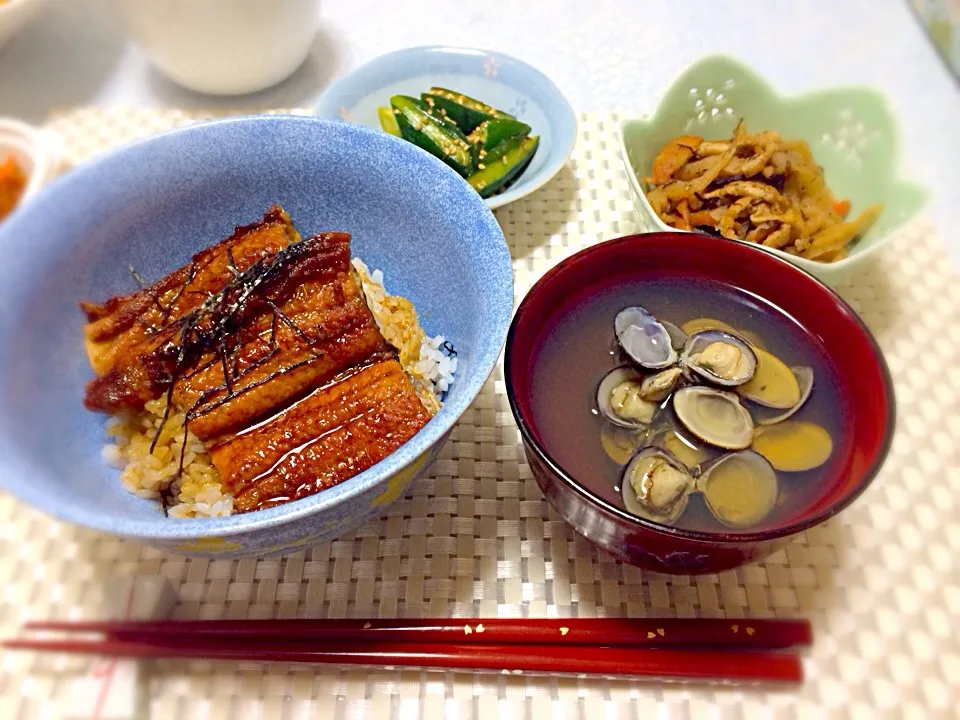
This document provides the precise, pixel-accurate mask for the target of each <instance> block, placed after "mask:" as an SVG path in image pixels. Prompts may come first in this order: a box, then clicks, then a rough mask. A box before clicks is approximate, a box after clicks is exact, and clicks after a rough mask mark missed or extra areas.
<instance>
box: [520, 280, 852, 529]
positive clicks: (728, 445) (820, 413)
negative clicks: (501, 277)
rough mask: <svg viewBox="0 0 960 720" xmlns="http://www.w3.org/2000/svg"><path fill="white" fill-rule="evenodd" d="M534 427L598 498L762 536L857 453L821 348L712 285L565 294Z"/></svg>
mask: <svg viewBox="0 0 960 720" xmlns="http://www.w3.org/2000/svg"><path fill="white" fill-rule="evenodd" d="M533 367H534V373H533V378H534V379H533V383H532V402H533V404H534V408H535V413H536V417H538V418H539V420H538V423H537V425H538V427H537V430H538V434H539V435H540V436H541V440H542V442H543V444H544V445H545V447H547V448H548V449H549V452H550V453H551V455H552V457H553V458H554V460H555V461H556V462H557V463H558V464H559V465H560V467H561V468H562V469H563V470H564V471H565V472H566V473H567V474H569V475H570V476H572V477H574V478H576V479H577V481H578V482H580V483H581V484H583V485H585V486H586V487H587V488H588V489H589V490H590V491H592V492H593V493H595V494H596V495H597V496H599V497H600V498H601V499H603V500H604V501H606V502H608V503H610V504H611V505H614V506H616V507H618V508H621V509H624V510H626V511H628V512H630V513H633V514H635V515H638V516H640V517H643V518H646V519H648V520H652V521H655V522H659V523H661V524H665V525H670V526H674V527H677V528H682V529H686V530H694V531H702V532H722V533H736V532H754V531H759V530H764V529H767V528H771V527H775V526H778V525H782V524H784V523H788V522H790V521H791V520H792V519H794V518H796V517H798V516H800V515H801V514H803V512H804V511H805V510H807V509H809V508H810V507H811V506H812V505H814V504H815V503H816V502H817V500H818V498H820V497H822V496H823V494H824V490H825V488H824V487H822V483H823V482H826V480H825V478H828V477H830V476H831V475H832V473H831V469H832V467H833V466H834V464H835V463H837V462H840V461H841V460H842V459H843V457H845V455H846V454H847V453H848V452H849V447H848V442H847V439H846V438H845V437H844V436H843V434H842V430H843V427H844V418H845V415H846V413H847V410H846V408H845V407H844V404H843V401H842V399H841V394H840V392H839V390H838V387H837V382H836V379H835V374H834V371H833V367H832V364H831V362H830V359H829V357H828V355H827V353H826V350H825V349H824V347H823V346H822V345H821V343H820V342H819V341H818V340H817V339H816V338H814V337H812V336H811V335H810V334H808V333H807V332H806V331H805V330H804V329H803V328H802V327H800V326H799V325H798V324H797V323H796V322H795V321H793V320H792V319H791V318H790V317H789V316H787V315H785V314H784V313H783V312H781V311H780V310H779V309H777V308H776V307H773V306H772V305H770V304H768V303H767V302H766V301H764V300H762V299H760V298H757V297H755V296H753V295H750V294H748V293H746V292H743V291H741V290H739V289H736V288H732V287H730V286H727V285H724V284H721V283H717V282H715V281H711V280H705V279H693V278H679V277H677V278H663V279H655V280H654V279H650V280H644V281H642V282H640V281H635V282H628V283H623V284H620V285H615V286H613V287H611V288H610V289H608V290H606V291H604V292H601V293H599V294H595V295H591V296H590V297H587V298H582V299H579V300H577V299H573V300H571V303H570V307H569V308H567V309H566V312H565V313H563V314H562V316H561V319H560V320H559V321H558V322H557V324H556V326H555V327H554V328H553V330H552V331H551V332H550V333H549V334H548V335H547V336H546V338H545V339H544V341H543V343H542V345H541V346H540V348H539V351H538V353H537V356H536V357H535V358H533Z"/></svg>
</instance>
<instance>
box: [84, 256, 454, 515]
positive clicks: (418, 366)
mask: <svg viewBox="0 0 960 720" xmlns="http://www.w3.org/2000/svg"><path fill="white" fill-rule="evenodd" d="M353 265H354V269H355V270H356V273H357V277H358V279H359V280H360V283H361V286H362V288H363V292H364V295H365V296H366V298H367V305H368V306H369V307H370V310H371V312H372V313H373V316H374V318H375V319H376V321H377V325H378V326H379V327H380V331H381V332H382V333H383V336H384V337H385V338H386V339H387V341H388V342H389V343H390V344H391V345H393V346H394V347H395V348H396V349H397V352H398V353H399V355H400V363H401V365H402V366H403V368H404V370H406V372H407V374H408V375H409V376H410V378H411V380H412V381H413V383H414V387H415V388H416V389H417V391H418V394H419V395H420V398H421V400H423V403H424V405H426V406H427V407H428V409H430V410H431V412H434V411H436V410H438V409H439V408H440V400H441V398H442V397H443V394H444V393H445V392H447V390H448V389H449V388H450V386H451V385H452V384H453V381H454V375H455V373H456V372H457V357H456V353H454V352H452V348H451V347H450V346H449V345H445V339H444V337H443V336H442V335H437V336H436V337H428V336H427V334H426V333H425V332H424V331H423V328H422V327H421V326H420V322H419V319H418V318H417V313H416V310H415V309H414V307H413V304H412V303H410V302H409V301H408V300H406V299H405V298H401V297H399V296H395V295H390V294H388V293H387V290H386V287H385V286H384V283H383V273H382V272H381V271H380V270H374V271H373V272H370V270H369V269H368V268H367V266H366V265H365V264H364V263H363V262H362V261H361V260H359V259H357V258H354V260H353ZM166 405H167V403H166V397H161V398H158V399H157V400H152V401H150V402H148V403H147V404H146V406H145V408H144V412H142V413H137V414H131V415H124V416H118V417H115V418H111V419H110V420H109V421H108V422H107V434H108V435H109V436H111V438H112V442H111V443H109V444H107V445H105V446H104V448H103V453H102V454H103V459H104V460H105V461H106V462H107V463H109V464H110V465H112V466H113V467H116V468H118V469H120V470H121V473H120V479H121V482H122V483H123V485H124V487H126V488H127V489H128V490H129V491H130V492H132V493H134V494H135V495H137V496H138V497H142V498H150V499H157V500H159V499H161V498H163V499H164V501H165V504H166V505H167V514H168V515H169V516H170V517H182V518H185V517H223V516H225V515H230V514H231V513H232V512H233V497H232V496H231V495H230V494H229V493H228V492H225V490H224V488H223V486H222V485H221V483H220V475H219V473H218V472H217V469H216V468H215V467H214V466H213V463H212V462H211V460H210V455H209V453H208V452H207V451H206V449H205V448H204V447H203V443H201V442H200V440H199V439H197V438H196V437H195V436H194V435H193V433H189V432H188V433H187V448H186V453H185V455H184V463H183V473H182V474H181V475H180V477H179V479H177V471H178V469H179V467H180V451H181V447H182V445H183V438H184V432H183V426H184V415H183V413H181V412H171V413H170V416H169V417H168V418H167V421H166V422H165V423H163V414H164V412H165V410H166ZM161 423H163V429H162V431H161V433H160V437H159V438H158V440H157V444H156V446H155V447H154V449H153V452H152V453H151V452H150V445H151V443H152V442H153V440H154V436H155V435H156V433H157V429H158V428H160V425H161Z"/></svg>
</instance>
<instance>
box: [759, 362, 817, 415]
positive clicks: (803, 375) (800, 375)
mask: <svg viewBox="0 0 960 720" xmlns="http://www.w3.org/2000/svg"><path fill="white" fill-rule="evenodd" d="M790 372H792V373H793V376H794V377H795V378H796V379H797V386H798V387H799V388H800V400H798V401H797V404H796V405H794V406H793V407H792V408H790V409H789V410H787V411H786V412H784V413H781V414H780V415H777V416H776V417H770V418H765V419H763V420H760V421H758V424H759V425H776V424H777V423H781V422H783V421H784V420H786V419H788V418H790V417H792V416H793V414H794V413H795V412H796V411H797V410H799V409H800V408H802V407H803V404H804V403H805V402H806V401H807V400H808V399H809V398H810V394H811V393H812V392H813V368H808V367H806V366H804V365H800V366H798V367H792V368H790Z"/></svg>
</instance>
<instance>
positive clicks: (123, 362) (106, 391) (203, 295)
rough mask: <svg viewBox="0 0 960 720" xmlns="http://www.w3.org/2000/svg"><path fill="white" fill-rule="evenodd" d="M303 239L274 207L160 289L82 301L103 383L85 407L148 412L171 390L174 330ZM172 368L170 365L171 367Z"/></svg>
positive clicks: (89, 345)
mask: <svg viewBox="0 0 960 720" xmlns="http://www.w3.org/2000/svg"><path fill="white" fill-rule="evenodd" d="M299 239H300V236H299V235H298V234H297V231H296V230H295V229H294V227H293V224H292V223H291V222H290V218H289V217H288V216H287V214H286V213H285V212H283V210H281V209H280V208H279V207H273V208H271V209H270V210H269V211H267V213H266V214H265V215H264V216H263V219H262V220H259V221H257V222H255V223H252V224H250V225H246V226H243V227H238V228H237V229H236V230H235V231H234V233H233V234H232V235H231V236H230V237H228V238H227V239H226V240H223V241H222V242H219V243H217V244H216V245H213V246H211V247H209V248H207V249H206V250H202V251H200V252H199V253H197V254H196V255H194V256H193V259H192V261H191V262H190V263H189V264H188V265H184V266H183V267H181V268H180V269H178V270H175V271H174V272H172V273H170V274H169V275H167V276H165V277H163V278H161V279H160V280H158V281H157V282H155V283H153V284H152V285H150V286H148V287H145V288H142V289H141V290H139V291H137V292H135V293H133V294H131V295H126V296H117V297H113V298H110V299H109V300H107V301H106V302H105V303H103V304H95V303H89V302H81V303H80V308H81V310H83V312H84V313H85V314H86V316H87V324H86V325H85V326H84V329H83V332H84V338H85V341H86V349H87V356H88V357H89V359H90V365H91V366H92V367H93V371H94V372H95V373H96V374H97V378H96V379H94V380H92V381H90V382H89V383H88V384H87V388H86V393H85V395H84V404H85V405H86V407H87V408H88V409H89V410H96V411H100V412H111V413H112V412H119V411H123V410H134V411H137V410H142V409H143V405H144V403H146V402H147V401H149V400H152V399H154V398H156V397H159V396H160V395H161V394H162V393H163V391H164V389H165V388H166V385H168V384H169V381H170V378H169V375H170V372H169V371H170V368H169V367H165V366H164V364H163V363H161V362H159V358H158V357H157V356H158V355H159V353H158V352H157V351H158V349H159V348H160V347H161V345H162V344H163V343H164V342H167V341H169V340H170V335H171V333H170V332H166V333H164V332H162V329H163V328H171V327H172V326H173V324H174V323H175V322H176V321H177V320H179V319H180V318H182V317H184V316H185V315H187V314H188V313H190V312H192V311H195V310H196V309H197V308H199V307H200V306H201V304H202V303H203V302H204V301H205V300H206V299H207V297H208V296H209V295H210V294H212V293H216V292H218V291H219V290H221V289H222V288H223V286H224V285H225V284H226V283H227V282H228V281H229V280H230V279H231V278H232V277H233V270H232V269H231V267H230V258H231V257H232V258H233V261H234V263H235V267H236V268H237V269H238V270H241V271H242V270H246V269H247V268H249V267H250V266H252V265H253V264H254V263H256V262H258V261H260V260H263V259H264V258H267V257H270V256H272V255H274V254H275V253H276V252H277V251H278V250H280V249H282V248H284V247H286V246H287V245H288V244H290V243H292V242H297V241H298V240H299ZM167 365H169V363H167Z"/></svg>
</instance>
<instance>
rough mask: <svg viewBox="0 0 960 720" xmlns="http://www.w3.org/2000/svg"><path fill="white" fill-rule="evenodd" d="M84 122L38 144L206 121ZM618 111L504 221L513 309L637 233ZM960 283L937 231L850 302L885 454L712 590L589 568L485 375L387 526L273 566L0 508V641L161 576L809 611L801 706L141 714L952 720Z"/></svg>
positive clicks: (395, 692)
mask: <svg viewBox="0 0 960 720" xmlns="http://www.w3.org/2000/svg"><path fill="white" fill-rule="evenodd" d="M197 117H198V116H197V115H195V114H186V113H180V112H170V111H129V110H115V111H106V110H83V111H76V112H72V113H70V114H67V115H62V116H60V117H58V118H57V119H55V120H54V121H52V123H51V127H52V128H53V129H55V130H57V131H58V132H60V133H61V135H62V136H63V137H64V140H65V143H66V144H65V152H66V159H67V161H68V164H72V163H76V162H80V161H82V160H84V159H86V158H88V157H90V156H91V155H92V154H94V153H97V152H100V151H102V150H104V149H106V148H108V147H111V146H113V145H116V144H118V143H120V142H124V141H127V140H130V139H132V138H135V137H141V136H145V135H149V134H151V133H154V132H157V131H160V130H163V129H166V128H169V127H172V126H175V125H178V124H182V123H184V122H188V121H191V120H194V119H196V118H197ZM616 123H617V118H616V117H615V116H613V115H587V116H583V117H582V118H581V134H580V139H579V142H578V144H577V148H576V150H575V152H574V154H573V156H572V158H571V160H570V162H569V164H568V166H567V167H566V168H565V169H564V170H563V171H561V173H560V174H559V175H558V176H557V178H555V179H554V180H553V181H552V182H551V183H549V184H548V185H547V186H546V187H545V188H543V189H542V190H540V191H539V192H537V193H534V194H533V195H532V196H531V197H528V198H526V199H523V200H520V201H518V202H515V203H513V204H512V205H509V206H507V207H505V208H503V209H501V210H498V211H497V217H498V219H499V221H500V224H501V225H502V227H503V230H504V234H505V235H506V237H507V240H508V242H509V243H510V246H511V250H512V252H513V257H514V258H515V261H514V267H515V270H516V281H517V283H516V287H517V296H518V299H519V297H521V296H522V295H523V293H525V292H526V290H527V289H528V288H529V287H530V285H531V284H532V283H533V282H534V281H535V280H536V279H537V278H538V277H539V276H540V275H541V274H542V273H543V272H544V271H546V270H547V269H548V268H549V267H551V266H552V265H553V264H554V263H556V262H557V261H558V260H560V259H562V258H564V257H566V256H568V255H570V254H572V253H573V252H575V251H577V250H579V249H580V248H582V247H584V246H586V245H589V244H591V243H594V242H597V241H598V240H601V239H604V238H610V237H614V236H617V235H622V234H626V233H629V232H632V231H634V230H635V229H636V227H635V223H634V219H633V216H632V210H631V203H630V198H629V194H628V192H629V191H628V187H627V183H626V180H625V177H624V174H623V171H622V167H621V161H620V158H619V155H618V150H617V140H616ZM957 280H958V278H957V275H956V274H955V273H954V271H953V269H952V267H951V265H950V262H949V260H948V259H947V257H946V256H945V254H944V251H943V248H942V246H941V244H940V242H939V241H938V239H937V237H936V235H935V233H934V231H933V229H932V227H931V226H930V225H929V223H928V222H926V221H920V222H917V223H915V224H913V225H912V226H911V227H909V228H908V229H907V230H906V231H904V232H903V233H902V234H901V236H900V237H898V238H897V240H896V241H895V242H894V243H893V244H892V246H891V247H890V248H889V249H888V250H886V251H884V252H883V253H881V254H880V256H879V257H876V259H875V260H873V261H871V263H870V264H869V265H868V266H867V267H866V268H865V269H864V270H863V272H862V273H860V274H859V275H857V276H856V277H854V278H852V279H851V280H850V281H849V282H848V283H847V284H846V285H844V286H843V287H842V288H841V292H842V294H843V295H844V297H845V298H846V299H847V300H849V301H850V302H851V303H852V304H853V306H854V307H855V308H856V309H857V310H858V311H859V312H860V313H861V315H862V316H863V317H864V319H865V320H866V322H867V323H868V324H869V326H870V327H871V329H872V330H873V332H874V333H875V334H876V335H877V338H878V339H879V341H880V344H881V345H882V347H883V350H884V352H885V354H886V356H887V360H888V362H889V364H890V368H891V370H892V372H893V375H894V379H895V383H896V392H897V398H898V402H899V412H900V415H899V418H898V427H897V434H896V437H895V440H894V443H893V448H892V451H891V454H890V457H889V460H888V462H887V464H886V466H885V468H884V470H883V472H882V474H881V475H880V477H879V478H878V479H877V480H876V482H875V483H874V484H873V485H872V487H871V488H870V489H869V491H868V492H867V493H866V494H865V495H864V496H863V497H862V498H861V499H860V500H859V501H858V502H857V503H856V504H855V505H854V506H853V507H851V508H850V509H849V510H847V511H845V512H844V513H843V514H842V515H841V516H840V517H838V518H835V519H833V520H831V521H830V522H828V523H826V524H824V525H823V526H821V527H818V528H815V529H813V530H810V531H808V532H806V533H805V534H804V535H803V536H801V537H800V538H798V539H797V540H796V541H795V542H793V543H792V544H791V545H789V546H788V547H787V548H786V549H785V550H783V551H781V552H779V553H777V554H776V555H774V556H773V557H771V558H769V559H767V560H766V561H764V562H762V563H759V564H755V565H751V566H748V567H744V568H741V569H739V570H736V571H731V572H728V573H724V574H722V575H706V576H699V577H671V576H662V575H657V574H654V573H647V572H641V571H640V570H638V569H637V568H634V567H631V566H628V565H623V564H620V563H618V562H616V561H614V560H613V559H612V558H611V557H608V556H607V555H604V554H598V552H597V551H596V550H594V549H593V548H592V547H591V546H590V545H589V544H588V543H587V542H585V541H583V540H582V539H580V538H579V537H578V536H576V535H575V534H574V533H573V532H572V531H571V530H570V529H569V528H568V527H567V526H566V525H565V524H564V523H563V522H562V521H561V520H560V519H559V518H558V516H557V515H556V514H555V513H553V512H552V511H551V510H550V509H549V507H548V506H547V505H546V503H545V502H544V500H543V498H542V496H541V493H540V491H539V489H538V488H537V486H536V483H535V482H534V481H533V479H532V478H531V475H530V472H529V469H528V467H527V465H526V463H525V461H524V459H523V456H522V452H521V449H520V444H519V436H518V431H517V429H516V426H515V425H514V422H513V419H512V416H511V414H510V410H509V407H508V403H507V397H506V394H505V389H504V383H503V379H502V372H501V371H500V369H499V368H498V370H497V371H496V372H495V374H494V376H493V377H492V378H491V380H490V381H489V383H488V384H487V386H486V387H485V388H484V390H483V392H482V394H481V395H480V397H479V398H478V399H477V400H476V402H475V403H474V404H473V406H472V407H471V408H470V409H469V410H468V411H467V412H466V414H465V415H464V416H463V418H462V420H461V421H460V423H459V424H458V425H457V426H456V428H455V430H454V432H453V436H452V438H451V440H450V441H449V442H448V443H447V445H446V446H445V447H444V449H443V451H442V452H441V454H440V457H439V459H438V460H437V461H436V463H435V464H434V465H433V466H432V468H431V469H429V470H428V472H427V473H426V475H425V476H424V477H423V479H422V480H420V481H419V482H418V483H416V484H415V486H414V487H413V488H412V489H411V490H410V492H409V493H408V495H407V497H405V498H404V499H402V500H401V501H399V502H397V503H396V504H395V505H394V506H393V507H391V509H390V510H389V512H388V513H387V514H386V515H385V516H384V517H382V518H380V519H378V520H376V521H373V522H371V523H369V524H368V525H366V526H364V527H363V528H361V529H359V530H357V531H356V532H353V533H351V534H349V535H346V536H344V537H342V538H340V539H339V540H337V541H335V542H331V543H327V544H324V545H319V546H317V547H314V548H312V549H310V550H307V551H305V552H300V553H297V554H295V555H290V556H287V557H285V558H279V559H269V560H261V561H256V560H239V561H228V560H224V561H217V560H212V561H211V560H190V559H185V558H182V557H179V556H176V555H170V554H165V553H161V552H158V551H155V550H151V549H149V548H145V547H142V546H140V545H138V544H137V543H134V542H130V541H124V540H118V539H115V538H112V537H109V536H106V535H101V534H97V533H93V532H90V531H86V530H83V529H79V528H76V527H72V526H68V525H64V524H61V523H59V522H56V521H54V520H51V519H49V518H47V517H45V516H43V515H41V514H39V513H37V512H35V511H34V510H32V509H30V508H28V507H26V506H24V505H21V504H19V503H17V502H16V501H14V500H12V499H11V498H9V497H7V496H4V495H0V632H2V633H3V634H9V633H11V632H12V631H13V630H14V629H15V626H16V624H17V623H19V622H20V621H22V620H23V619H25V618H28V617H33V618H44V617H64V618H67V617H69V618H78V617H84V616H94V615H96V614H97V609H98V607H99V606H100V603H101V598H100V592H101V589H100V588H101V584H102V582H101V581H102V580H103V578H105V577H108V576H113V575H133V574H152V573H160V574H162V575H164V576H166V577H168V578H169V579H170V580H171V581H172V582H173V583H174V585H175V586H176V588H177V590H178V595H179V602H178V605H177V607H176V611H175V613H176V615H177V616H178V617H181V618H217V617H230V618H243V617H250V618H269V617H344V616H347V617H349V616H382V617H388V616H406V617H412V616H418V615H451V616H474V615H482V616H497V615H499V616H520V615H531V616H551V617H553V616H581V617H590V616H617V615H629V616H666V617H673V616H679V617H693V616H704V617H730V618H737V617H742V616H745V615H750V616H755V617H788V616H803V617H808V618H810V619H811V620H812V621H813V622H814V624H815V636H816V644H815V647H814V648H813V651H812V653H811V655H810V657H809V659H808V660H807V662H806V671H807V680H806V682H805V684H804V685H803V686H802V687H801V688H799V689H797V690H795V691H791V692H760V691H746V690H715V689H710V688H685V687H677V686H663V687H661V686H657V685H649V684H641V683H635V682H629V681H608V680H593V679H577V678H563V679H557V678H547V679H542V678H533V677H513V676H510V677H504V676H500V675H480V674H477V675H473V674H469V673H433V672H423V673H421V672H389V671H385V670H382V669H375V670H371V671H365V670H359V669H358V670H349V671H347V670H338V669H314V668H302V667H301V668H296V667H285V666H278V667H268V668H263V667H258V666H245V665H236V664H197V663H192V664H177V663H164V664H161V665H157V666H155V667H153V668H152V672H151V674H150V680H149V682H148V685H149V687H148V688H147V692H148V695H149V703H150V708H151V714H152V717H153V718H155V719H156V720H162V719H166V718H170V719H171V720H172V719H173V718H190V719H193V718H201V719H202V718H211V719H215V718H231V720H233V719H236V718H248V717H249V718H270V719H271V720H285V719H288V718H289V719H293V718H308V717H309V718H313V717H324V718H330V719H332V720H343V719H346V718H355V717H374V718H383V719H386V718H403V719H406V718H419V717H422V718H440V717H451V718H458V719H459V720H471V719H472V718H479V717H484V718H486V717H492V716H494V715H495V714H497V715H499V716H503V717H511V718H515V719H516V720H521V719H523V718H531V719H532V718H536V719H537V720H542V719H543V718H546V717H547V716H548V715H549V717H551V718H588V719H589V720H595V719H598V718H604V719H606V718H650V717H658V718H663V717H696V718H700V717H751V718H752V717H762V718H793V717H798V718H806V717H811V718H814V717H815V718H822V717H834V716H841V715H842V716H848V715H849V716H855V717H863V718H883V717H916V718H930V717H955V712H956V711H955V709H954V705H955V704H956V702H957V700H958V699H960V695H958V685H960V680H958V678H960V636H958V634H957V632H956V628H957V623H956V617H957V616H958V615H960V578H958V570H957V562H956V558H957V557H958V555H960V519H958V507H960V500H957V499H956V498H957V494H958V492H960V453H958V450H957V447H956V439H957V438H958V437H960V373H957V372H951V371H949V368H950V367H952V366H953V365H954V364H955V363H956V357H957V355H958V353H960V313H958V311H957V307H958V306H960V290H958V288H957ZM82 667H83V664H82V663H81V662H79V661H76V660H65V659H62V658H61V659H49V658H34V657H31V656H27V655H19V654H10V653H7V654H5V655H4V656H3V658H2V666H0V672H2V675H0V718H5V719H6V718H11V719H12V718H35V717H56V716H57V708H56V706H57V702H58V698H59V697H60V696H62V694H63V692H64V690H65V687H66V683H67V682H68V681H69V680H71V679H72V678H73V677H75V675H76V673H77V672H79V671H80V670H81V669H82Z"/></svg>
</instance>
